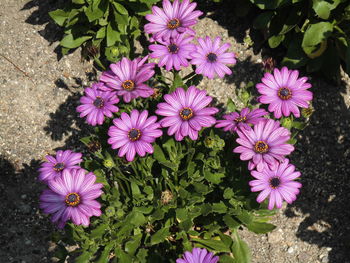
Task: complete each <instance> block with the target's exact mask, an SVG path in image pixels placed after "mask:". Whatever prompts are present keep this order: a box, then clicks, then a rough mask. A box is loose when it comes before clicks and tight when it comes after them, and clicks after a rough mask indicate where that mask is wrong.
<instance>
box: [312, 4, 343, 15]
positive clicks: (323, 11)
mask: <svg viewBox="0 0 350 263" xmlns="http://www.w3.org/2000/svg"><path fill="white" fill-rule="evenodd" d="M312 2H313V3H312V8H313V9H314V11H315V13H316V14H317V15H318V16H319V17H320V18H322V19H328V18H329V15H330V13H331V11H332V10H333V9H335V8H336V7H337V6H338V5H339V4H340V0H333V3H329V2H327V1H325V0H313V1H312Z"/></svg>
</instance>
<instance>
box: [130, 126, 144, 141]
mask: <svg viewBox="0 0 350 263" xmlns="http://www.w3.org/2000/svg"><path fill="white" fill-rule="evenodd" d="M128 137H129V139H130V140H131V141H133V142H134V141H137V140H138V139H140V137H141V131H140V130H139V129H135V128H132V129H131V130H130V131H129V133H128Z"/></svg>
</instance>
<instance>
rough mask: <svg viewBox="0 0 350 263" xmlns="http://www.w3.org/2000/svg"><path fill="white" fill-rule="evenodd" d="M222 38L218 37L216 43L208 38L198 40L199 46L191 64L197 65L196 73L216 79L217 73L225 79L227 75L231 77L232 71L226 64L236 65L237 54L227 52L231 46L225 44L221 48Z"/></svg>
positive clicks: (193, 54)
mask: <svg viewBox="0 0 350 263" xmlns="http://www.w3.org/2000/svg"><path fill="white" fill-rule="evenodd" d="M220 41H221V38H220V37H216V38H215V40H214V43H213V42H212V40H211V39H210V38H209V37H208V36H207V37H206V38H205V39H203V38H198V43H199V45H197V46H196V51H195V52H193V53H192V58H193V59H192V60H191V63H192V64H194V65H197V68H196V73H197V74H202V75H204V76H207V77H208V78H210V79H212V78H214V75H215V73H216V74H217V75H218V76H219V77H220V78H223V77H224V76H225V74H228V75H231V74H232V71H231V70H230V69H229V68H228V67H227V66H225V64H236V59H235V53H231V52H227V53H225V51H226V50H227V49H228V48H229V47H230V46H231V45H230V44H229V43H225V44H223V45H222V46H221V47H220Z"/></svg>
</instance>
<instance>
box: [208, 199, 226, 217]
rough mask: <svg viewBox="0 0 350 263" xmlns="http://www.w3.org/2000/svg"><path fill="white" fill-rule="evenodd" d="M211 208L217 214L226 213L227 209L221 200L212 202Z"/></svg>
mask: <svg viewBox="0 0 350 263" xmlns="http://www.w3.org/2000/svg"><path fill="white" fill-rule="evenodd" d="M212 209H213V212H216V213H219V214H223V213H226V211H227V207H226V205H225V204H224V203H223V202H222V201H220V203H214V204H212Z"/></svg>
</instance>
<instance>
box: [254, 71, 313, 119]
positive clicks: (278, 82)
mask: <svg viewBox="0 0 350 263" xmlns="http://www.w3.org/2000/svg"><path fill="white" fill-rule="evenodd" d="M298 76H299V71H298V70H288V69H287V68H286V67H283V68H282V69H281V71H279V70H278V69H276V68H275V69H274V71H273V75H272V74H271V73H265V75H264V77H263V78H262V79H261V81H262V82H263V83H258V84H257V85H256V88H257V89H258V91H259V93H260V94H262V96H260V97H259V101H260V102H261V103H264V104H270V105H269V111H270V112H273V113H274V115H275V118H281V116H282V114H283V115H284V116H289V115H290V113H291V112H292V113H293V114H294V116H295V117H300V112H299V108H298V107H302V108H308V107H309V103H308V102H309V101H310V100H312V92H311V91H308V90H307V89H309V88H311V84H310V83H307V82H306V81H307V78H306V77H302V78H298Z"/></svg>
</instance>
